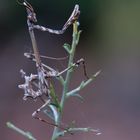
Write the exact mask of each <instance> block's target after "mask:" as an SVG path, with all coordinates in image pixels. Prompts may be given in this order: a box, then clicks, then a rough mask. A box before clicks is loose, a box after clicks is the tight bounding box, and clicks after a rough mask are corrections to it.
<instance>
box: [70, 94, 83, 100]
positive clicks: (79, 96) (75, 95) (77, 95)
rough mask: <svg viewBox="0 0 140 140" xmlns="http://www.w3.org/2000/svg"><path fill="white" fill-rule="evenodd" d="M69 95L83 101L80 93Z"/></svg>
mask: <svg viewBox="0 0 140 140" xmlns="http://www.w3.org/2000/svg"><path fill="white" fill-rule="evenodd" d="M71 96H73V97H77V98H79V99H80V100H81V101H82V102H83V101H84V98H83V97H82V96H81V95H80V94H72V95H71Z"/></svg>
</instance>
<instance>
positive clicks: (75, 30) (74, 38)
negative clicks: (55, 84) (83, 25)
mask: <svg viewBox="0 0 140 140" xmlns="http://www.w3.org/2000/svg"><path fill="white" fill-rule="evenodd" d="M78 34H79V33H78V23H77V21H75V22H74V23H73V35H72V45H71V51H70V55H69V62H68V67H70V66H71V65H72V64H73V59H74V54H75V50H76V46H77V44H78ZM72 71H73V69H69V70H68V71H67V73H66V78H65V82H64V86H63V91H62V98H61V101H60V106H61V112H60V113H59V116H58V119H57V122H55V123H56V124H57V125H58V126H59V125H60V124H61V119H62V114H63V109H64V104H65V100H66V93H67V92H68V88H69V83H70V79H71V74H72ZM58 133H59V128H58V127H55V128H54V131H53V136H52V140H57V139H58V137H59V135H58Z"/></svg>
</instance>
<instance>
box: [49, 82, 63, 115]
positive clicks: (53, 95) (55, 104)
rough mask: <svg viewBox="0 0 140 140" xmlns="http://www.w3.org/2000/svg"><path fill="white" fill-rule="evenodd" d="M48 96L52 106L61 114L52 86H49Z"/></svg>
mask: <svg viewBox="0 0 140 140" xmlns="http://www.w3.org/2000/svg"><path fill="white" fill-rule="evenodd" d="M50 96H51V97H52V103H51V104H52V105H54V106H55V107H56V108H57V109H58V111H59V112H61V107H60V103H59V100H58V97H57V95H56V94H55V90H54V87H53V85H52V84H50Z"/></svg>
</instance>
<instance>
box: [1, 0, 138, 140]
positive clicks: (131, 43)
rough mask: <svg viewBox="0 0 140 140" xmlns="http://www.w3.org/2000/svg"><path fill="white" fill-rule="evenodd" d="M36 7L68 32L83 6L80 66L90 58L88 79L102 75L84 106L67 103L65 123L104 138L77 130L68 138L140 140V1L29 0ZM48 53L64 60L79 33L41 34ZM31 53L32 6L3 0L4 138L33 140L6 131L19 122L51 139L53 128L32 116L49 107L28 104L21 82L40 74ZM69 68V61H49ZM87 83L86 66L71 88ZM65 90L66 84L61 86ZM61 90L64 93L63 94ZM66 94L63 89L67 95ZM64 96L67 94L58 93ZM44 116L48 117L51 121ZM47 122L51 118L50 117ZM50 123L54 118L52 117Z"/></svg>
mask: <svg viewBox="0 0 140 140" xmlns="http://www.w3.org/2000/svg"><path fill="white" fill-rule="evenodd" d="M28 1H29V2H30V3H31V4H32V5H33V7H34V9H35V12H36V14H37V18H38V24H40V25H44V26H47V27H50V28H53V29H60V28H61V27H62V26H63V24H64V23H65V21H66V20H67V18H68V17H69V16H70V14H71V12H72V10H73V7H74V5H75V4H79V5H80V10H81V15H80V19H79V20H80V29H81V30H82V31H83V32H82V35H81V38H80V43H79V45H78V47H77V51H76V57H75V61H76V60H78V59H79V58H81V57H83V58H84V59H85V61H86V65H87V70H88V74H89V75H92V74H93V73H95V72H96V71H98V70H99V69H101V70H102V73H101V74H100V75H99V76H98V77H97V79H96V80H95V81H94V82H93V83H91V84H90V85H89V86H88V87H86V88H85V89H84V90H82V91H81V95H82V96H83V97H84V98H85V100H84V102H83V103H81V101H80V100H78V99H77V98H71V99H70V100H69V101H68V102H67V103H66V106H65V115H64V118H63V123H64V124H69V123H71V122H72V121H73V120H75V121H76V122H77V123H76V124H77V126H80V127H86V126H90V127H92V128H95V129H96V128H99V129H100V131H101V132H102V135H100V136H95V135H94V134H93V133H90V132H89V133H77V134H74V135H72V136H71V135H66V136H65V137H63V138H62V139H69V140H70V139H73V140H112V139H113V140H126V139H127V140H132V139H133V140H139V139H140V133H139V130H140V62H139V60H140V39H139V38H140V28H139V26H140V2H139V1H138V0H88V1H86V0H70V1H66V0H60V1H57V0H28ZM35 33H36V38H37V42H38V46H39V49H40V52H41V54H43V55H47V56H54V57H64V56H66V55H67V54H66V52H65V50H64V49H63V47H62V46H63V44H64V43H66V42H67V43H71V33H72V28H71V27H70V28H69V29H68V30H67V31H66V32H65V33H64V34H63V35H52V34H49V33H47V32H44V33H43V32H39V31H36V32H35ZM29 51H31V42H30V37H29V35H28V30H27V25H26V11H25V8H24V7H23V6H21V5H19V4H18V3H17V2H16V0H11V1H10V0H1V2H0V71H1V72H0V137H1V139H5V140H9V139H10V140H13V139H18V140H25V138H24V137H23V136H21V135H19V134H17V133H16V132H14V131H12V130H10V129H8V128H7V127H6V122H7V121H11V122H12V123H14V124H15V125H16V126H18V127H19V128H21V129H23V130H25V131H30V132H32V134H33V135H34V136H35V137H36V138H37V139H38V140H41V139H49V138H50V136H51V134H52V127H51V126H48V125H46V124H43V123H42V122H39V121H38V120H34V119H32V117H31V114H32V112H33V111H35V110H36V109H37V108H38V107H40V106H41V105H42V103H41V102H40V101H36V102H34V101H32V100H27V101H23V100H22V97H23V91H22V90H21V89H18V85H19V84H22V83H23V82H24V81H23V79H22V78H21V75H20V73H19V71H20V69H24V70H25V71H26V72H27V73H28V74H29V73H35V72H36V71H35V65H34V63H33V62H31V61H29V60H27V59H26V58H25V57H24V56H23V53H24V52H29ZM45 61H46V63H47V64H48V65H50V66H52V67H53V68H55V69H59V70H62V69H64V67H66V61H64V62H60V64H59V63H58V62H55V61H53V60H45ZM82 79H85V77H84V75H83V73H82V68H81V67H80V68H78V69H77V70H76V71H75V73H74V76H73V78H72V83H71V87H70V88H71V89H72V88H74V87H76V86H77V85H79V83H80V81H81V80H82ZM58 86H60V85H58ZM57 88H58V89H59V87H57ZM59 90H60V89H59ZM59 90H58V91H59ZM58 94H59V93H58ZM43 117H44V116H43ZM45 119H48V118H47V117H46V118H45ZM48 120H49V119H48Z"/></svg>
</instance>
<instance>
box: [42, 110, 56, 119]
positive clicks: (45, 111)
mask: <svg viewBox="0 0 140 140" xmlns="http://www.w3.org/2000/svg"><path fill="white" fill-rule="evenodd" d="M43 112H44V113H45V114H46V115H47V116H48V117H49V118H50V119H52V120H55V118H54V114H53V111H52V110H51V109H45V110H44V111H43Z"/></svg>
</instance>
